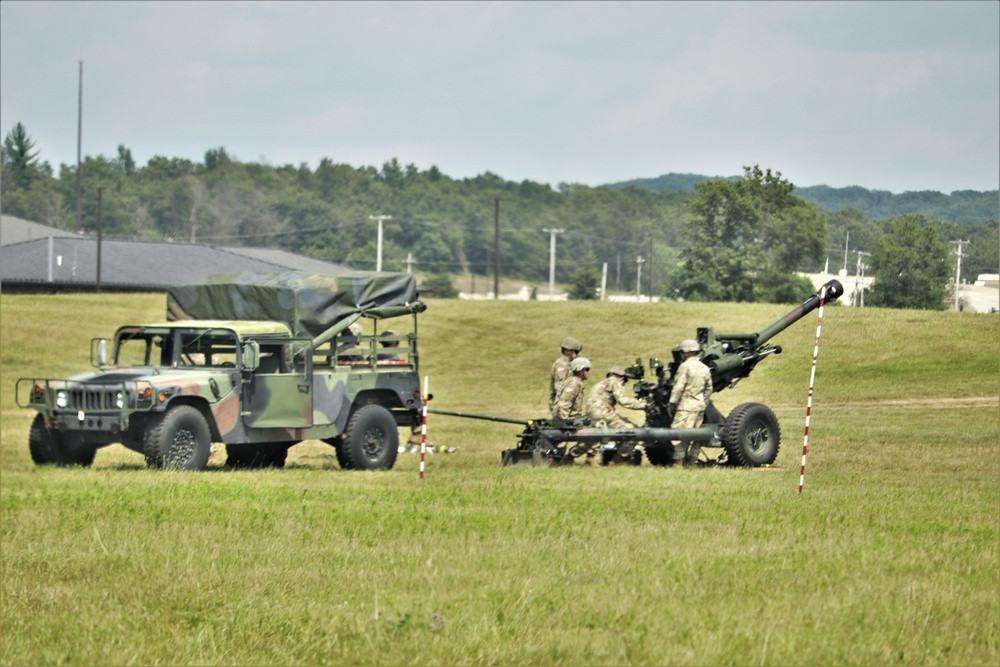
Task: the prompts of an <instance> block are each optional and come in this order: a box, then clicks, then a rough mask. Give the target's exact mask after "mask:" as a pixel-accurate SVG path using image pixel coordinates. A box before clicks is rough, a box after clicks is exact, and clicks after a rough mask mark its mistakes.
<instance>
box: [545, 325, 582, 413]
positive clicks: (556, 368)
mask: <svg viewBox="0 0 1000 667" xmlns="http://www.w3.org/2000/svg"><path fill="white" fill-rule="evenodd" d="M561 347H562V355H561V356H560V357H559V358H558V359H556V360H555V361H554V362H553V363H552V372H551V374H550V375H549V412H551V413H552V416H553V417H555V416H556V413H555V409H556V397H557V396H558V395H559V389H560V388H561V387H562V383H563V382H565V381H566V380H567V379H569V377H570V373H572V371H571V370H570V367H569V365H570V364H571V363H572V362H573V360H574V359H576V357H577V356H578V355H579V354H580V351H581V350H583V345H582V344H581V343H580V341H578V340H577V339H576V338H573V337H572V336H567V337H566V338H563V341H562V346H561Z"/></svg>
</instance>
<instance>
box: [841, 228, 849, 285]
mask: <svg viewBox="0 0 1000 667" xmlns="http://www.w3.org/2000/svg"><path fill="white" fill-rule="evenodd" d="M850 245H851V230H849V229H848V230H847V239H846V240H845V241H844V272H843V273H842V274H840V275H842V276H846V275H847V249H848V248H849V247H850Z"/></svg>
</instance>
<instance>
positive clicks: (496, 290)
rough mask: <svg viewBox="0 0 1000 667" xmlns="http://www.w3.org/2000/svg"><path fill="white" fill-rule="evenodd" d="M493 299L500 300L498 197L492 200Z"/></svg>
mask: <svg viewBox="0 0 1000 667" xmlns="http://www.w3.org/2000/svg"><path fill="white" fill-rule="evenodd" d="M493 298H494V299H499V298H500V197H497V198H495V199H494V200H493Z"/></svg>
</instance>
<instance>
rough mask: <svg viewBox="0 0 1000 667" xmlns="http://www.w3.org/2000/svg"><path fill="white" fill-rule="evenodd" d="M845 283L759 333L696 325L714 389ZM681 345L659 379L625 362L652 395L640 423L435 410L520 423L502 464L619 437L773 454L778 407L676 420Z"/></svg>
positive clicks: (655, 370) (656, 446) (662, 447)
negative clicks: (681, 423) (685, 423)
mask: <svg viewBox="0 0 1000 667" xmlns="http://www.w3.org/2000/svg"><path fill="white" fill-rule="evenodd" d="M843 293H844V288H843V286H842V285H841V284H840V282H839V281H837V280H831V281H830V282H828V283H826V284H825V285H823V287H822V288H820V290H819V291H817V292H816V293H815V294H813V295H812V296H810V297H809V298H808V299H806V300H805V301H804V302H803V303H802V305H800V306H798V307H797V308H795V309H793V310H792V311H790V312H789V313H787V314H786V315H785V316H784V317H782V318H780V319H778V320H777V321H775V322H774V323H772V324H771V325H770V326H768V327H765V328H764V329H762V330H761V331H759V332H757V333H737V334H716V333H715V331H714V329H713V328H712V327H698V329H697V332H696V337H695V340H696V341H697V342H698V345H699V347H700V348H701V351H700V353H699V358H700V359H701V361H702V363H704V364H705V365H706V366H708V368H709V369H710V370H711V373H712V389H713V392H719V391H722V390H723V389H732V388H733V387H735V386H736V385H737V384H738V383H739V382H740V381H741V380H742V379H743V378H745V377H747V376H748V375H750V373H751V371H753V369H754V368H756V366H757V364H758V363H760V362H761V361H762V360H763V359H765V358H767V357H769V356H770V355H772V354H781V346H779V345H772V344H771V343H770V341H771V339H772V338H774V337H775V336H776V335H778V334H779V333H781V332H782V331H784V330H785V329H787V328H788V327H789V326H791V325H792V324H794V323H795V322H798V321H799V320H800V319H802V318H803V317H804V316H805V315H807V314H809V313H810V312H812V311H813V310H815V309H816V308H818V307H819V306H820V304H821V303H826V302H830V301H834V300H836V299H838V298H839V297H840V296H841V295H843ZM683 360H684V359H683V355H682V354H681V352H680V349H679V346H677V347H674V348H673V350H672V359H671V361H669V362H668V363H667V364H664V363H662V362H661V361H660V360H659V359H656V358H653V359H650V360H649V370H650V371H651V373H652V374H653V376H654V378H653V379H648V380H647V379H646V369H645V367H644V366H643V364H642V360H641V359H636V361H635V364H633V365H631V366H629V367H628V368H626V369H625V374H626V377H628V378H629V379H631V380H634V381H635V384H634V391H635V395H636V397H637V398H641V399H644V400H645V401H646V422H645V424H644V425H643V426H641V427H633V428H600V427H596V426H594V424H593V423H592V422H591V421H590V420H589V419H586V418H583V419H577V420H561V419H534V420H518V419H507V418H504V417H489V416H485V415H472V414H465V413H458V412H448V411H445V410H430V411H429V412H433V413H436V414H442V415H451V416H455V417H466V418H470V419H486V420H489V421H499V422H506V423H514V424H520V425H522V426H524V430H523V431H522V432H521V433H520V434H519V435H518V445H517V448H516V449H508V450H506V451H504V452H503V456H502V462H503V465H514V464H518V463H528V464H531V465H540V464H544V463H551V462H558V461H563V460H565V459H566V458H567V453H570V455H572V448H570V447H568V446H566V443H571V442H575V443H582V444H585V445H593V444H596V443H603V444H604V445H605V446H606V447H607V446H609V445H613V444H614V443H620V442H632V443H642V445H643V448H644V449H645V452H646V458H648V459H649V461H650V463H652V464H654V465H673V463H674V452H673V447H672V446H671V443H672V442H673V441H694V442H698V443H700V444H701V446H702V447H722V448H723V449H724V450H725V457H724V459H723V460H724V461H725V462H726V463H728V464H731V465H738V466H744V467H756V466H761V465H768V464H770V463H773V462H774V459H775V458H776V457H777V455H778V448H779V446H780V437H781V433H780V428H779V426H778V420H777V418H776V417H775V416H774V413H773V412H772V411H771V410H770V408H768V407H767V406H765V405H761V404H760V403H743V404H741V405H739V406H737V407H736V408H734V409H733V410H732V412H730V413H729V416H728V417H723V416H722V413H720V412H719V410H718V409H717V408H716V407H715V406H714V405H713V404H712V403H711V402H709V404H708V408H707V409H706V410H705V418H704V423H703V424H702V426H700V427H699V428H693V429H674V428H671V423H672V421H673V412H672V407H671V405H670V394H671V392H672V391H673V387H674V377H675V376H676V374H677V369H678V368H679V367H680V365H681V363H682V362H683Z"/></svg>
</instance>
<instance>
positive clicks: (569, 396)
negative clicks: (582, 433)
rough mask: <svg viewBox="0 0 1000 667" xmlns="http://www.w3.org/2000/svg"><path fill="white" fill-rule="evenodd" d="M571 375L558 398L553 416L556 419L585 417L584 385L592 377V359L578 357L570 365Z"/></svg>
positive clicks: (563, 384)
mask: <svg viewBox="0 0 1000 667" xmlns="http://www.w3.org/2000/svg"><path fill="white" fill-rule="evenodd" d="M570 370H571V371H572V373H573V374H572V375H570V376H569V377H568V378H567V379H566V381H565V382H563V383H562V387H561V388H560V389H559V395H558V396H556V403H555V407H554V408H553V409H552V416H553V417H554V418H555V419H579V418H580V417H583V383H584V382H586V380H587V378H589V377H590V359H588V358H587V357H577V358H576V359H574V360H573V362H572V363H571V364H570Z"/></svg>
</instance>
